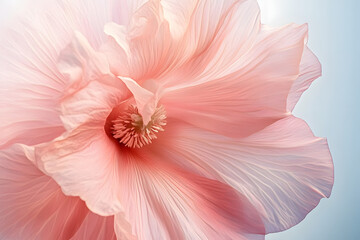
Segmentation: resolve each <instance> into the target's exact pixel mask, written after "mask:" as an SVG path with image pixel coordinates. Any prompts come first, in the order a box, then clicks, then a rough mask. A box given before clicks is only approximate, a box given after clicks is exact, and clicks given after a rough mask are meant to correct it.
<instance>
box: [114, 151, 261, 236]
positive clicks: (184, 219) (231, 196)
mask: <svg viewBox="0 0 360 240" xmlns="http://www.w3.org/2000/svg"><path fill="white" fill-rule="evenodd" d="M128 158H129V159H128V161H127V162H128V164H127V165H126V166H125V169H123V172H124V174H123V175H122V179H123V184H122V186H123V189H122V193H123V194H122V199H123V200H122V201H123V204H124V211H125V212H124V213H125V218H126V219H127V221H128V222H129V223H130V224H131V225H132V229H133V232H132V234H133V235H134V236H136V237H137V239H139V240H140V239H143V240H145V239H146V240H151V239H154V240H155V239H213V240H215V239H243V240H245V239H263V233H264V229H263V225H262V223H261V220H260V218H259V216H258V213H257V211H256V209H255V208H254V207H253V206H252V205H251V204H250V202H249V201H247V199H246V198H244V197H243V196H241V195H238V194H236V193H235V191H234V190H233V189H232V188H231V187H229V186H228V185H226V184H223V183H220V182H218V181H214V180H210V179H206V178H203V177H200V176H197V175H195V174H191V173H189V172H185V171H182V170H178V169H176V168H173V167H170V166H166V163H164V161H159V160H154V157H153V156H151V154H149V153H148V152H146V153H145V152H144V155H129V156H128ZM121 216H122V215H121ZM121 216H120V217H121ZM115 220H116V221H119V219H118V218H117V217H115ZM120 221H121V218H120ZM115 226H116V227H119V226H120V227H121V226H122V225H121V224H119V226H118V225H117V224H115ZM119 231H121V229H120V230H119ZM247 237H249V238H247ZM252 237H254V238H252Z"/></svg>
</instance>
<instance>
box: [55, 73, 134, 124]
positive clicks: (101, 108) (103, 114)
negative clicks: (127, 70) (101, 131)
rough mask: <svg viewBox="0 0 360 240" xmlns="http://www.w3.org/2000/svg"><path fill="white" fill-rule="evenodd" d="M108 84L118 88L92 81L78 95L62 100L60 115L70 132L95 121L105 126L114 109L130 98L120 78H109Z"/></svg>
mask: <svg viewBox="0 0 360 240" xmlns="http://www.w3.org/2000/svg"><path fill="white" fill-rule="evenodd" d="M108 82H113V83H114V85H115V84H116V85H118V86H109V85H108V84H102V83H100V82H99V81H92V82H90V83H88V84H87V86H86V87H85V88H83V89H81V90H79V91H78V92H77V93H76V94H73V95H70V96H67V98H65V99H62V101H61V113H59V114H61V120H62V123H63V125H64V126H65V128H66V129H67V130H68V131H71V130H73V129H75V128H77V127H78V126H80V125H82V124H84V123H87V122H93V121H97V122H98V124H99V126H100V127H101V126H104V125H103V124H104V123H105V120H106V118H107V116H108V115H109V114H110V112H111V111H112V109H113V107H114V106H116V105H117V104H119V103H120V102H121V101H122V100H124V99H126V98H128V97H130V94H129V93H128V90H127V88H126V86H125V84H123V83H122V82H121V81H119V79H118V78H115V77H114V78H112V77H109V79H108Z"/></svg>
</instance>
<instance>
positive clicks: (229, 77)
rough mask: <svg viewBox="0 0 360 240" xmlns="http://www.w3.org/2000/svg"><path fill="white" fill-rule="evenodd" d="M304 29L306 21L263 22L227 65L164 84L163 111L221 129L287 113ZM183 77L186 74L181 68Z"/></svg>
mask: <svg viewBox="0 0 360 240" xmlns="http://www.w3.org/2000/svg"><path fill="white" fill-rule="evenodd" d="M306 34H307V26H306V25H302V26H297V25H289V26H287V27H284V28H282V29H276V30H274V29H267V28H265V27H263V28H262V31H261V32H260V34H259V35H258V37H257V39H256V41H255V42H254V43H253V46H252V47H251V48H250V49H248V51H247V52H246V53H245V54H243V55H242V56H241V57H240V58H238V59H237V60H236V61H235V62H233V63H232V64H231V65H230V66H227V68H224V69H221V68H220V69H216V71H217V72H216V74H215V75H214V74H208V75H204V76H199V77H198V78H195V80H194V81H192V82H188V83H185V84H178V85H176V86H174V87H170V88H168V89H167V90H165V92H164V95H163V96H162V99H161V101H160V102H161V103H162V104H163V105H164V106H165V107H166V111H167V113H168V117H173V118H177V119H181V120H183V121H186V122H188V123H191V124H193V125H196V126H198V127H201V128H204V129H208V130H211V131H214V132H217V133H220V134H223V135H227V136H231V137H244V136H248V135H250V134H252V133H254V132H256V131H259V130H261V129H263V128H264V127H266V126H268V125H270V124H271V123H273V122H275V121H276V120H278V119H281V118H283V117H285V116H287V115H288V114H289V113H288V110H287V109H286V98H287V96H288V94H289V91H290V88H291V85H292V83H293V82H294V80H295V79H296V78H297V77H298V74H299V63H300V60H301V56H302V52H303V48H304V39H305V37H306ZM208 61H210V59H208ZM284 65H286V66H287V67H286V68H284ZM182 77H183V78H184V79H187V77H186V73H184V74H183V76H182Z"/></svg>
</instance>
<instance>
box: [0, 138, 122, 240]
mask: <svg viewBox="0 0 360 240" xmlns="http://www.w3.org/2000/svg"><path fill="white" fill-rule="evenodd" d="M0 192H1V195H0V236H1V238H2V239H29V240H30V239H64V240H67V239H97V240H102V239H115V235H114V234H115V233H114V230H113V217H107V218H105V217H100V216H97V215H95V214H94V213H91V212H90V211H89V210H88V209H87V208H86V206H85V203H84V202H83V201H81V200H80V199H79V198H75V197H67V196H65V195H64V194H63V193H62V191H61V189H60V187H59V186H58V185H57V184H56V183H55V182H54V181H53V180H52V179H51V178H50V177H48V176H46V175H44V174H43V173H42V172H41V171H39V170H38V169H37V168H36V167H35V165H34V164H33V163H32V162H31V161H30V160H29V159H28V158H27V157H26V156H25V155H24V152H23V149H22V148H21V147H20V146H17V145H15V146H13V147H12V148H10V149H7V150H3V151H1V152H0ZM89 227H91V232H90V229H89ZM85 232H87V233H85ZM89 233H91V237H87V238H82V237H83V236H84V237H85V236H89V235H86V234H89Z"/></svg>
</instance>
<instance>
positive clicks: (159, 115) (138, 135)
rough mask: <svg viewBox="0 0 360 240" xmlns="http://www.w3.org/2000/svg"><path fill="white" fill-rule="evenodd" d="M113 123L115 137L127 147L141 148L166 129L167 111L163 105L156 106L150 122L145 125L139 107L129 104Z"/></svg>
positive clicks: (112, 129) (112, 128)
mask: <svg viewBox="0 0 360 240" xmlns="http://www.w3.org/2000/svg"><path fill="white" fill-rule="evenodd" d="M112 123H113V125H112V127H111V132H112V135H113V137H114V138H115V139H117V140H118V141H119V142H120V143H122V144H124V145H125V146H126V147H130V148H141V147H143V146H145V145H148V144H150V143H152V140H153V139H156V138H157V137H156V134H157V133H158V132H163V131H164V126H165V125H166V111H165V108H164V107H163V106H160V107H158V108H156V110H155V112H154V113H153V115H152V116H151V119H150V121H149V122H148V124H146V125H144V122H143V118H142V116H141V115H140V113H139V111H138V108H137V107H136V106H134V105H129V107H128V108H127V110H125V112H124V113H123V114H121V115H120V116H118V117H117V118H116V119H115V120H113V121H112Z"/></svg>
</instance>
